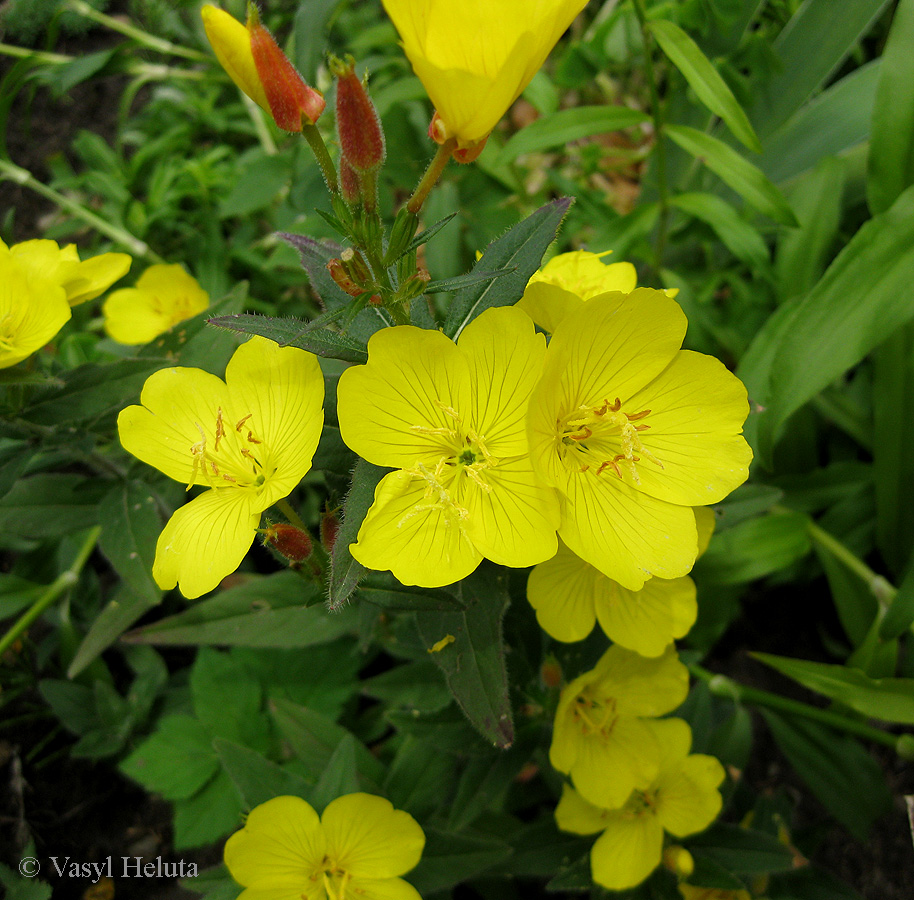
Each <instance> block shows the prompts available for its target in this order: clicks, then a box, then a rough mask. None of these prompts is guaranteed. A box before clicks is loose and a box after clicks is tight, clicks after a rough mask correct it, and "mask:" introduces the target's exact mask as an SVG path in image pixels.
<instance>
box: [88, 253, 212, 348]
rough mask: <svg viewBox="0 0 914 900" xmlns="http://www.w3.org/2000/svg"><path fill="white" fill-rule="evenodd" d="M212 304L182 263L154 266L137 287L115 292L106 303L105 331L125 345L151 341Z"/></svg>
mask: <svg viewBox="0 0 914 900" xmlns="http://www.w3.org/2000/svg"><path fill="white" fill-rule="evenodd" d="M207 306H209V294H207V293H206V291H204V290H203V288H201V287H200V285H199V284H197V281H196V279H195V278H193V276H191V275H188V274H187V272H186V271H184V267H183V266H181V265H178V264H177V263H176V264H174V265H170V266H167V265H155V266H150V267H149V268H148V269H147V270H146V271H145V272H143V274H142V275H141V276H140V278H139V280H138V281H137V283H136V287H132V288H122V289H121V290H119V291H115V292H114V293H113V294H111V295H110V296H109V297H108V299H107V300H105V303H104V305H103V306H102V312H103V313H104V316H105V331H107V332H108V334H110V335H111V337H113V338H114V339H115V340H116V341H119V342H120V343H122V344H147V343H149V341H151V340H152V339H153V338H156V337H158V336H159V335H160V334H163V333H164V332H166V331H168V329H169V328H171V327H173V326H174V325H177V324H178V322H183V321H184V320H185V319H189V318H190V317H191V316H195V315H197V313H200V312H203V310H204V309H206V307H207Z"/></svg>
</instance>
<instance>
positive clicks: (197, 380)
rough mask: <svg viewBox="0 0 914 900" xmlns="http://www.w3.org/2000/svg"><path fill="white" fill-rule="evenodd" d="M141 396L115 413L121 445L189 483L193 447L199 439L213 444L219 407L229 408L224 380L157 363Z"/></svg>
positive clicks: (192, 370) (207, 374)
mask: <svg viewBox="0 0 914 900" xmlns="http://www.w3.org/2000/svg"><path fill="white" fill-rule="evenodd" d="M140 402H141V403H142V404H143V405H142V406H128V407H127V408H126V409H124V410H122V411H121V414H120V415H119V416H118V419H117V428H118V434H119V435H120V439H121V444H122V445H123V447H124V449H125V450H127V452H128V453H132V454H133V455H134V456H136V457H137V458H138V459H141V460H142V461H143V462H145V463H148V464H149V465H150V466H154V467H155V468H156V469H158V470H159V471H160V472H164V473H165V474H166V475H167V476H168V477H169V478H173V479H174V480H175V481H180V482H182V483H184V484H190V483H191V480H192V479H193V477H194V472H195V466H194V455H193V452H192V448H193V447H194V445H196V444H199V443H200V442H201V441H203V440H205V442H206V444H207V446H210V447H212V446H214V445H215V442H216V422H217V415H218V410H219V409H222V410H224V411H228V410H229V409H230V408H231V406H230V397H229V393H228V389H227V388H226V386H225V382H223V381H222V379H221V378H217V377H216V376H215V375H211V374H210V373H209V372H204V371H203V370H202V369H192V368H171V369H160V370H159V371H158V372H154V373H153V374H152V375H150V376H149V378H147V379H146V384H145V385H144V386H143V391H142V393H141V395H140ZM232 424H234V423H232Z"/></svg>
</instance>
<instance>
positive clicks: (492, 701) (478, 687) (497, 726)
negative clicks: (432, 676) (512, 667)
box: [416, 563, 514, 749]
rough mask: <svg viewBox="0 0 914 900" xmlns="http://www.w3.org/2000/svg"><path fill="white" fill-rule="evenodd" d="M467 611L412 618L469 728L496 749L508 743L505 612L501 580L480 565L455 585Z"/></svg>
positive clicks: (424, 613) (511, 732)
mask: <svg viewBox="0 0 914 900" xmlns="http://www.w3.org/2000/svg"><path fill="white" fill-rule="evenodd" d="M456 587H457V590H458V594H457V595H458V597H459V598H460V599H461V600H463V601H464V602H466V603H467V608H466V609H464V610H460V611H457V612H440V611H432V610H423V611H422V612H417V613H416V621H417V623H418V625H419V633H420V634H421V635H422V639H423V641H425V644H426V647H427V648H428V649H429V651H430V654H429V655H430V656H431V658H432V661H433V662H435V663H436V664H437V665H438V667H439V668H440V669H441V670H442V672H444V676H445V678H446V679H447V683H448V687H449V688H450V689H451V693H452V694H453V695H454V699H455V700H456V701H457V703H458V704H459V705H460V708H461V709H462V710H463V711H464V713H465V714H466V717H467V718H468V719H469V720H470V722H471V723H472V725H473V726H474V727H475V728H476V729H477V730H478V731H479V732H480V734H482V735H483V737H485V738H486V739H487V740H489V741H491V743H493V744H494V745H495V746H496V747H499V748H501V749H507V748H508V747H510V746H511V744H512V743H513V741H514V723H513V721H512V719H511V703H510V699H509V696H508V676H507V671H506V668H505V647H504V642H503V640H502V619H503V617H504V614H505V611H506V610H507V608H508V591H507V586H506V583H505V575H504V574H503V573H502V572H501V570H499V569H498V568H496V567H495V566H492V565H490V564H488V563H483V564H482V565H481V566H480V567H479V568H478V569H477V570H476V571H475V572H474V573H473V574H472V575H470V576H469V577H468V578H465V579H464V580H463V581H462V582H460V583H459V584H458V585H457V586H456Z"/></svg>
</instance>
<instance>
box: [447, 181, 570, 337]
mask: <svg viewBox="0 0 914 900" xmlns="http://www.w3.org/2000/svg"><path fill="white" fill-rule="evenodd" d="M571 204H572V200H571V198H569V197H566V198H564V199H562V200H553V201H552V202H551V203H547V204H546V205H545V206H542V207H540V208H539V209H538V210H537V211H536V212H535V213H533V214H532V215H531V216H528V217H527V218H526V219H524V220H523V221H522V222H519V223H518V224H517V225H515V226H514V227H513V228H512V229H511V230H510V231H508V233H507V234H504V235H502V236H501V237H500V238H497V239H496V240H494V241H492V243H491V244H489V246H488V247H487V248H486V250H485V252H484V253H483V254H482V256H481V257H480V258H479V259H478V260H477V261H476V265H475V266H473V269H472V271H473V272H476V271H477V270H478V271H483V272H491V271H497V270H499V269H505V268H508V267H510V266H514V267H515V271H514V272H512V273H511V274H510V275H505V276H504V277H503V278H498V279H497V280H495V281H490V282H488V283H487V284H486V285H485V286H484V287H479V286H475V287H472V288H465V289H464V290H462V291H459V292H458V293H457V294H455V295H454V297H453V299H452V300H451V306H450V308H449V309H448V314H447V319H446V320H445V323H444V333H445V334H446V335H447V336H448V337H450V338H453V339H454V340H457V338H458V337H460V333H461V332H462V331H463V329H464V328H466V326H467V325H469V324H470V322H472V321H473V319H475V318H476V317H477V316H478V315H479V314H480V313H482V312H484V311H485V310H487V309H491V308H492V307H494V306H510V305H511V304H513V303H516V302H517V301H518V300H520V298H521V297H522V296H523V293H524V288H525V287H526V286H527V282H528V281H529V280H530V276H531V275H533V273H534V272H535V271H536V270H537V269H538V268H539V266H540V263H542V261H543V254H545V252H546V250H547V249H548V247H549V245H550V244H551V243H552V242H553V241H554V240H555V236H556V234H557V232H558V230H559V227H560V226H561V224H562V220H563V219H564V218H565V214H566V213H567V212H568V209H569V207H570V206H571Z"/></svg>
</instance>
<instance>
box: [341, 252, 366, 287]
mask: <svg viewBox="0 0 914 900" xmlns="http://www.w3.org/2000/svg"><path fill="white" fill-rule="evenodd" d="M340 262H342V264H343V268H344V269H345V270H346V274H347V275H349V277H350V278H351V279H352V280H353V281H354V282H355V283H356V284H358V285H368V284H372V283H373V282H374V278H372V275H371V269H369V268H368V263H366V262H365V258H364V257H363V256H362V254H361V253H359V252H358V251H357V250H353V249H352V247H347V248H346V249H345V250H344V251H343V252H342V253H341V254H340ZM363 290H364V288H363Z"/></svg>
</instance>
